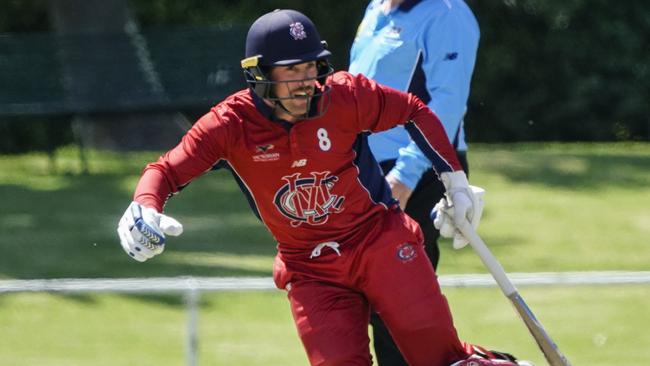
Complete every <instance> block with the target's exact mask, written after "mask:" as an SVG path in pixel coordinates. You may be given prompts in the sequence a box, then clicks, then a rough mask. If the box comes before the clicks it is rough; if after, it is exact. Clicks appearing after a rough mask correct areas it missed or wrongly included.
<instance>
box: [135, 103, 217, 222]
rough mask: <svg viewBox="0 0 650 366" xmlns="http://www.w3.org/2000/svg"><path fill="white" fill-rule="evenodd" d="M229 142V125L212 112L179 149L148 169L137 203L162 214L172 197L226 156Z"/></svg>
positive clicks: (201, 119) (169, 152)
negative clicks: (227, 126)
mask: <svg viewBox="0 0 650 366" xmlns="http://www.w3.org/2000/svg"><path fill="white" fill-rule="evenodd" d="M227 141H228V129H227V128H226V125H225V123H223V121H222V120H221V119H220V118H219V116H218V115H217V113H215V112H214V111H210V112H209V113H207V114H206V115H204V116H203V117H201V118H200V119H199V120H198V121H197V122H196V123H195V124H194V126H192V128H191V129H190V130H189V131H188V132H187V133H186V134H185V136H183V138H182V140H181V142H180V143H179V144H178V145H177V146H176V147H174V148H173V149H171V150H169V151H167V152H166V153H165V154H163V155H162V156H161V157H160V158H159V159H158V161H156V162H154V163H150V164H148V165H147V166H146V167H145V169H144V171H143V173H142V176H141V177H140V181H139V182H138V185H137V187H136V190H135V194H134V197H133V200H134V201H136V202H138V203H140V204H142V205H144V206H147V207H152V208H154V209H156V210H157V211H158V212H162V211H163V207H164V205H165V202H166V201H167V200H168V199H169V197H171V196H172V195H173V194H175V193H177V192H178V191H180V190H181V189H182V188H183V187H184V186H186V185H187V184H189V183H190V182H191V181H192V180H193V179H194V178H196V177H198V176H200V175H202V174H203V173H205V172H206V171H208V170H210V169H212V167H213V166H214V165H215V164H216V163H217V162H218V161H219V160H220V159H221V158H223V157H225V154H226V146H227Z"/></svg>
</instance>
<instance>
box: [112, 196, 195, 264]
mask: <svg viewBox="0 0 650 366" xmlns="http://www.w3.org/2000/svg"><path fill="white" fill-rule="evenodd" d="M182 233H183V225H181V223H180V222H178V221H176V220H175V219H173V218H171V217H169V216H166V215H163V214H161V213H159V212H157V211H156V210H154V209H153V208H149V207H145V206H142V205H141V204H139V203H137V202H131V204H130V205H129V207H128V208H127V209H126V211H125V212H124V215H122V218H121V219H120V222H119V224H118V226H117V234H118V235H119V236H120V244H122V248H123V249H124V251H125V252H126V253H127V254H128V255H130V256H131V257H133V259H135V260H136V261H138V262H144V261H146V260H147V259H149V258H152V257H153V256H155V255H158V254H160V253H162V252H163V250H165V234H167V235H172V236H178V235H181V234H182Z"/></svg>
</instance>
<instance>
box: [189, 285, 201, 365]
mask: <svg viewBox="0 0 650 366" xmlns="http://www.w3.org/2000/svg"><path fill="white" fill-rule="evenodd" d="M200 301H201V292H200V291H199V290H198V289H197V288H196V287H190V288H189V289H188V290H187V292H186V293H185V304H186V306H187V337H186V339H187V344H186V353H187V356H186V357H187V366H198V364H199V335H198V330H199V327H198V324H199V302H200Z"/></svg>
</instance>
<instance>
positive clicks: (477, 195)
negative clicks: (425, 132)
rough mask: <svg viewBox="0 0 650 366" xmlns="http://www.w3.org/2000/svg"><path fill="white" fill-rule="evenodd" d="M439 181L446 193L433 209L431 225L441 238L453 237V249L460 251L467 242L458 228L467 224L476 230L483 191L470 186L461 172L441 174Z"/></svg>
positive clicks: (480, 213) (481, 208)
mask: <svg viewBox="0 0 650 366" xmlns="http://www.w3.org/2000/svg"><path fill="white" fill-rule="evenodd" d="M441 179H442V182H443V184H444V185H445V188H446V189H447V192H446V193H445V198H443V199H441V200H440V202H438V203H437V204H436V206H435V207H434V209H433V212H436V217H435V218H434V222H433V223H434V226H435V227H436V229H438V230H439V231H440V235H441V236H443V237H446V238H451V237H453V238H454V248H455V249H460V248H463V247H464V246H466V245H467V244H468V243H469V241H468V240H467V239H466V238H465V237H463V235H462V234H461V233H460V230H459V229H458V228H460V227H462V226H463V225H467V224H470V225H472V227H474V229H477V228H478V224H479V222H480V220H481V215H482V213H483V200H482V196H483V194H484V193H485V190H483V189H482V188H479V187H474V186H470V185H469V183H468V182H467V177H466V176H465V173H463V172H462V171H458V172H453V173H442V174H441ZM432 215H433V213H432Z"/></svg>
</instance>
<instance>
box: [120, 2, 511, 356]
mask: <svg viewBox="0 0 650 366" xmlns="http://www.w3.org/2000/svg"><path fill="white" fill-rule="evenodd" d="M329 56H330V52H329V51H328V50H327V47H326V44H325V42H323V41H321V39H320V36H319V35H318V32H317V30H316V27H315V26H314V24H313V23H312V22H311V20H310V19H309V18H307V17H306V16H305V15H303V14H301V13H299V12H297V11H293V10H276V11H274V12H271V13H268V14H265V15H263V16H262V17H260V18H258V19H257V20H256V21H255V22H254V23H253V25H252V26H251V27H250V30H249V32H248V36H247V39H246V58H245V59H244V60H242V62H241V64H242V67H243V69H244V74H245V76H246V80H247V82H248V85H249V86H250V88H248V89H246V90H242V91H239V92H237V93H235V94H233V95H231V96H229V97H228V98H226V99H225V100H224V101H222V102H221V103H219V104H217V105H216V106H215V107H213V108H212V109H211V110H210V111H209V112H208V113H207V114H206V115H204V116H203V117H201V118H200V119H199V120H198V121H197V122H196V123H195V124H194V126H193V127H192V128H191V129H190V130H189V131H188V132H187V134H186V135H185V136H184V137H183V139H182V141H181V142H180V144H179V145H178V146H176V147H175V148H173V149H172V150H170V151H168V152H167V153H165V154H164V155H163V156H162V157H160V158H159V159H158V161H157V162H155V163H152V164H149V165H147V167H146V168H145V170H144V172H143V173H142V177H141V178H140V181H139V183H138V185H137V188H136V190H135V194H134V199H133V202H132V203H131V204H130V206H129V207H128V208H127V210H126V212H125V213H124V216H123V217H122V219H121V220H120V222H119V226H118V229H117V231H118V233H119V237H120V241H121V244H122V247H123V248H124V250H125V251H126V252H127V253H128V254H129V255H130V256H131V257H133V258H134V259H136V260H138V261H141V262H142V261H145V260H147V259H149V258H151V257H153V256H155V255H157V254H160V253H161V252H162V251H163V249H164V244H165V235H179V234H181V233H182V226H181V224H180V223H179V222H178V221H176V220H174V219H173V218H171V217H169V216H166V215H164V214H162V212H163V206H164V204H165V202H166V200H167V199H168V198H169V197H170V196H171V195H172V194H174V193H177V192H178V191H179V190H180V189H181V188H182V187H184V186H186V185H187V184H189V183H190V182H191V181H192V180H193V179H194V178H197V177H198V176H200V175H202V174H203V173H205V172H207V171H209V170H211V169H213V168H214V167H216V166H222V167H227V168H229V169H232V171H233V172H234V173H235V175H236V177H237V179H238V180H239V182H240V186H241V187H242V190H243V191H244V193H245V194H246V195H247V196H248V198H249V200H250V202H251V203H252V206H253V208H254V211H255V213H256V215H257V216H258V217H259V218H260V219H261V220H262V221H263V223H264V224H265V225H266V227H267V228H268V229H269V230H270V232H271V233H272V234H273V236H274V238H275V239H276V241H277V250H278V253H277V256H276V259H275V265H274V268H273V276H274V280H275V283H276V285H277V287H278V288H279V289H284V290H286V291H287V295H288V298H289V301H290V304H291V309H292V313H293V317H294V321H295V324H296V328H297V330H298V334H299V336H300V338H301V340H302V343H303V345H304V347H305V350H306V352H307V356H308V358H309V362H310V363H311V365H370V364H372V361H371V356H370V351H369V338H368V319H369V316H370V308H371V307H372V308H373V309H375V310H376V311H377V312H378V313H379V314H380V315H381V317H382V318H383V319H384V321H385V323H386V326H387V327H388V329H389V330H390V332H391V334H392V335H393V337H394V339H395V341H396V343H397V345H398V347H399V348H400V350H401V352H402V353H403V355H404V357H405V359H406V360H407V362H408V363H409V364H410V365H414V366H448V365H458V366H460V365H516V364H515V363H514V362H511V361H505V360H493V358H499V356H498V355H494V354H492V353H489V352H486V353H483V352H482V351H483V350H482V349H479V348H476V347H474V346H470V345H466V344H464V343H461V341H460V340H459V339H458V336H457V334H456V330H455V328H454V325H453V322H452V318H451V313H450V310H449V307H448V305H447V302H446V300H445V298H444V296H443V295H442V294H441V292H440V287H439V285H438V283H437V279H436V276H435V272H434V270H433V267H432V266H431V263H430V262H429V260H428V259H427V256H426V254H425V253H424V249H423V244H422V232H421V231H420V229H419V227H418V225H417V224H416V223H415V222H414V221H413V220H411V219H410V218H409V217H408V216H406V215H405V214H404V213H403V212H402V211H401V209H400V207H399V203H398V202H397V201H396V200H394V199H393V198H391V192H390V189H389V188H388V185H387V183H386V180H385V179H384V178H383V176H382V173H381V170H380V168H379V166H378V164H377V162H376V161H375V159H374V157H373V155H372V154H371V153H370V151H369V148H368V142H367V136H368V135H369V134H370V133H373V132H378V131H383V130H386V129H389V128H392V127H394V126H395V125H396V122H399V123H400V124H402V125H404V127H405V128H406V130H407V131H408V132H409V134H410V135H411V137H412V138H413V140H414V141H416V142H417V143H418V146H419V148H420V149H421V150H422V152H423V153H425V154H426V156H427V157H428V158H429V159H430V161H431V162H432V164H433V166H434V167H435V170H436V172H437V173H438V174H439V176H440V178H441V180H442V181H443V183H444V184H445V187H446V188H447V194H448V198H449V199H450V200H451V202H453V205H454V206H453V212H443V214H446V215H449V218H450V220H451V221H450V222H451V223H452V224H454V225H457V223H459V222H463V223H465V221H462V220H469V221H470V222H471V221H472V219H474V218H473V213H474V212H478V211H480V210H478V205H479V201H478V199H477V198H476V197H475V196H474V194H473V193H472V191H471V189H470V188H469V185H468V182H467V178H466V176H465V173H463V171H462V170H461V166H460V164H459V163H458V160H457V158H456V157H455V154H454V150H453V148H452V146H451V145H450V143H449V141H448V139H447V137H446V135H445V131H444V129H443V127H442V125H441V123H440V121H439V120H438V118H437V117H436V116H435V115H434V114H433V113H432V112H431V111H430V110H429V109H428V108H427V107H426V106H425V105H424V104H423V103H422V102H421V101H420V100H419V99H418V98H417V97H414V96H413V95H410V94H405V93H402V92H399V91H397V90H394V89H391V88H388V87H385V86H382V85H379V84H377V83H375V82H373V81H371V80H368V79H367V78H365V77H363V76H356V77H355V76H352V75H351V74H349V73H347V72H337V73H334V71H333V69H332V67H331V65H330V63H329V62H328V57H329ZM472 362H473V363H472Z"/></svg>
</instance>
